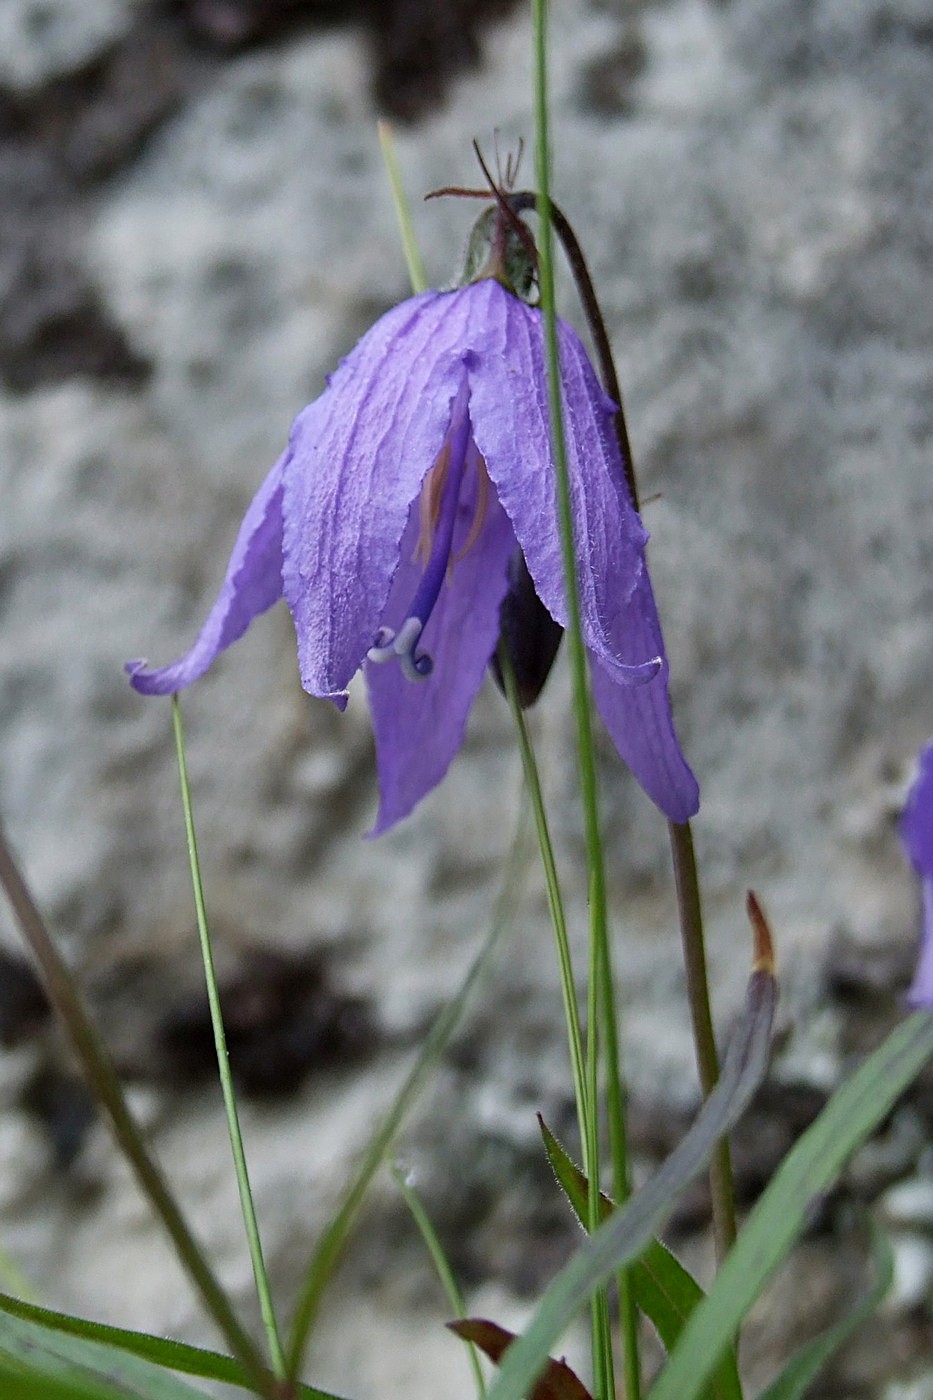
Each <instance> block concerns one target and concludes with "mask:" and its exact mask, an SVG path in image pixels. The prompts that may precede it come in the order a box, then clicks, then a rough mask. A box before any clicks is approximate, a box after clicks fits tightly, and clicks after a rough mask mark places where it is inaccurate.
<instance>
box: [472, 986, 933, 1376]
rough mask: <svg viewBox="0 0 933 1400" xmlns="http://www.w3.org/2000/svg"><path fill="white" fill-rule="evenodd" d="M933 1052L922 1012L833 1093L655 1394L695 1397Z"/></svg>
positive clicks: (747, 1229)
mask: <svg viewBox="0 0 933 1400" xmlns="http://www.w3.org/2000/svg"><path fill="white" fill-rule="evenodd" d="M931 1055H933V1015H931V1014H930V1013H929V1012H921V1011H918V1012H915V1014H914V1015H913V1016H910V1017H908V1019H907V1020H906V1021H904V1022H903V1024H902V1025H900V1026H898V1028H897V1029H896V1030H895V1031H894V1032H893V1033H892V1034H891V1035H890V1036H889V1037H888V1038H887V1040H886V1041H885V1042H884V1044H883V1045H881V1047H880V1048H879V1049H878V1050H876V1051H875V1052H874V1054H873V1055H871V1056H869V1058H868V1059H867V1060H866V1061H865V1063H864V1064H863V1065H862V1066H861V1068H860V1069H859V1070H858V1071H857V1072H856V1073H855V1074H854V1075H853V1076H852V1078H851V1079H850V1080H849V1081H848V1082H847V1083H846V1084H844V1085H843V1086H842V1088H841V1089H838V1090H837V1091H836V1093H835V1094H833V1096H832V1098H831V1099H830V1101H829V1103H828V1104H827V1105H826V1107H825V1108H824V1110H823V1112H822V1113H821V1114H820V1116H819V1118H818V1119H817V1120H816V1122H815V1123H814V1124H813V1125H812V1127H810V1128H809V1129H808V1130H807V1132H806V1133H804V1135H803V1137H802V1138H801V1139H800V1140H799V1142H797V1144H796V1145H795V1146H794V1147H793V1148H792V1149H791V1151H790V1152H789V1153H788V1155H787V1156H786V1157H785V1159H784V1161H783V1162H782V1164H781V1166H780V1167H779V1168H778V1171H777V1173H776V1175H775V1177H774V1179H773V1181H772V1182H771V1184H770V1186H769V1187H768V1188H767V1190H766V1191H765V1193H764V1195H763V1196H762V1197H761V1199H760V1200H759V1202H758V1204H757V1205H756V1207H755V1209H754V1210H753V1211H752V1213H751V1215H750V1216H749V1217H748V1219H747V1220H746V1222H745V1225H744V1226H743V1228H742V1232H741V1234H740V1236H739V1239H738V1241H737V1243H736V1245H735V1247H734V1248H733V1250H732V1252H731V1253H730V1254H729V1256H728V1258H727V1259H726V1261H725V1263H724V1264H723V1266H722V1269H721V1270H720V1273H719V1276H718V1278H717V1279H716V1282H715V1283H714V1284H713V1287H712V1288H711V1289H710V1291H709V1294H708V1295H707V1297H706V1298H705V1299H704V1300H703V1302H702V1303H701V1304H700V1305H699V1307H698V1308H697V1309H696V1311H695V1312H694V1313H693V1315H692V1317H691V1318H690V1321H689V1322H688V1323H687V1326H686V1327H685V1328H684V1332H683V1335H682V1337H681V1339H680V1342H679V1343H678V1346H677V1348H676V1350H675V1352H674V1354H673V1355H672V1356H671V1358H670V1360H669V1362H668V1364H667V1365H666V1366H665V1368H664V1370H663V1371H662V1372H661V1375H660V1376H659V1377H658V1379H657V1381H656V1382H655V1384H654V1385H653V1386H652V1388H651V1391H650V1394H649V1400H696V1397H697V1396H698V1395H699V1394H700V1391H701V1389H702V1387H703V1384H704V1382H705V1380H706V1378H707V1376H708V1375H709V1372H710V1367H711V1364H712V1360H714V1359H715V1357H716V1355H717V1354H718V1352H719V1351H720V1350H721V1349H722V1347H723V1346H724V1345H725V1344H726V1343H727V1342H728V1341H729V1338H730V1337H732V1336H733V1335H734V1334H735V1331H736V1329H737V1327H738V1325H739V1323H740V1322H741V1320H742V1318H743V1317H744V1316H745V1314H746V1313H747V1312H748V1310H749V1308H750V1307H751V1306H752V1304H753V1303H754V1301H755V1299H756V1298H757V1297H758V1295H759V1293H760V1292H761V1290H762V1288H763V1287H764V1285H765V1283H766V1282H767V1281H768V1279H769V1278H770V1277H771V1275H772V1274H773V1273H774V1271H775V1269H776V1268H777V1267H778V1265H779V1264H780V1262H781V1260H782V1259H783V1258H784V1257H785V1255H786V1254H787V1253H788V1251H789V1250H790V1248H791V1246H792V1245H793V1243H794V1241H795V1240H796V1239H797V1237H798V1235H799V1234H800V1233H801V1231H802V1230H803V1228H804V1225H805V1223H806V1217H807V1209H808V1207H809V1204H810V1202H811V1201H812V1200H813V1198H814V1197H815V1196H819V1195H821V1194H822V1193H823V1192H824V1191H826V1190H827V1189H828V1187H829V1186H830V1185H831V1184H832V1183H833V1181H834V1180H835V1178H836V1177H837V1175H838V1174H839V1172H840V1171H841V1169H842V1167H843V1166H844V1165H845V1163H846V1161H847V1160H848V1158H849V1157H850V1156H851V1155H852V1153H853V1152H854V1151H855V1149H856V1148H857V1147H860V1146H861V1144H862V1143H863V1142H864V1141H865V1139H866V1138H867V1137H868V1136H869V1135H870V1134H871V1133H872V1132H873V1130H874V1129H875V1128H876V1127H877V1125H878V1124H879V1123H880V1122H881V1120H882V1119H883V1118H884V1117H885V1115H886V1114H887V1113H889V1112H890V1110H891V1108H892V1106H893V1104H894V1103H895V1102H896V1100H897V1099H898V1098H899V1097H900V1095H901V1094H902V1093H903V1092H904V1090H905V1089H906V1088H907V1086H908V1084H910V1083H911V1081H912V1080H913V1079H915V1078H916V1076H917V1075H918V1074H919V1072H920V1070H921V1069H922V1068H923V1066H924V1065H925V1064H926V1062H927V1060H929V1058H930V1056H931ZM490 1394H491V1395H492V1392H490ZM495 1400H501V1397H500V1396H498V1395H497V1396H496V1397H495Z"/></svg>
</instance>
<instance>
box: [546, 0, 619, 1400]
mask: <svg viewBox="0 0 933 1400" xmlns="http://www.w3.org/2000/svg"><path fill="white" fill-rule="evenodd" d="M532 16H533V26H534V45H535V58H534V84H535V172H536V183H537V187H538V196H539V199H538V217H539V222H540V234H539V243H538V254H539V286H540V291H541V307H542V311H543V316H544V334H545V346H546V355H547V368H548V397H549V400H550V409H551V440H552V447H553V452H554V464H555V469H556V476H557V498H558V513H559V521H560V536H561V552H562V556H563V566H564V580H565V589H566V594H567V614H568V623H569V626H568V629H567V640H568V649H569V653H570V669H571V679H572V686H573V705H574V712H575V715H576V722H577V749H578V756H579V771H580V790H581V799H582V805H583V818H584V829H585V839H586V856H587V867H588V871H589V892H590V968H589V987H590V1007H591V1020H590V1021H589V1024H588V1035H589V1040H590V1050H589V1053H588V1064H589V1086H590V1090H591V1092H594V1099H593V1103H592V1104H591V1110H592V1111H591V1114H590V1123H589V1128H590V1132H591V1133H594V1132H595V1134H596V1142H597V1145H598V1121H596V1120H597V1113H596V1102H597V1099H596V1097H595V1087H596V1084H595V1081H596V1078H597V1068H596V1066H597V1059H598V1044H599V1034H600V1029H601V1032H602V1039H603V1042H604V1043H605V1039H606V1030H607V1027H606V1020H607V1017H612V1018H613V1022H614V1018H615V1015H616V1008H615V1006H614V1005H612V1004H611V1002H610V1001H607V995H606V994H607V992H608V993H609V997H610V998H611V995H612V993H611V986H610V985H609V981H608V977H607V974H608V970H609V968H610V966H611V964H610V955H609V920H608V907H607V899H606V878H605V865H604V860H603V849H602V838H601V834H600V823H599V798H598V787H597V778H596V754H595V746H594V742H593V731H592V723H591V713H592V709H591V703H590V693H589V680H588V674H587V661H586V649H585V647H584V643H583V632H582V625H581V611H580V597H579V590H578V586H577V573H576V541H575V540H574V529H573V515H572V511H571V503H570V480H569V474H568V470H567V455H566V447H565V442H564V431H563V412H562V402H561V381H560V363H559V351H558V342H557V315H556V302H555V290H554V257H553V232H552V227H551V196H550V139H549V112H548V100H547V0H532ZM600 1022H601V1023H602V1025H601V1028H600V1024H599V1023H600ZM617 1072H618V1071H617V1069H616V1070H610V1077H611V1076H612V1074H613V1073H617ZM619 1106H620V1105H619V1103H618V1102H617V1103H616V1105H615V1107H616V1108H617V1109H618V1108H619ZM616 1127H617V1129H618V1127H619V1125H618V1124H617V1125H616ZM616 1141H617V1145H618V1144H621V1145H622V1146H623V1148H624V1142H625V1138H624V1127H623V1128H622V1132H621V1134H618V1133H617V1139H616ZM619 1165H620V1167H621V1168H622V1180H621V1181H620V1182H617V1183H616V1184H615V1189H616V1190H617V1191H618V1190H621V1191H622V1192H623V1193H626V1194H627V1192H628V1166H627V1163H625V1162H620V1163H619ZM593 1167H594V1168H595V1169H596V1170H593V1171H592V1173H591V1174H590V1175H589V1197H588V1213H589V1227H590V1229H591V1230H593V1231H595V1229H596V1228H597V1226H598V1223H599V1180H598V1150H597V1152H596V1154H595V1160H594V1163H593ZM596 1296H597V1300H600V1299H601V1301H599V1312H600V1313H601V1314H605V1320H603V1318H602V1317H600V1318H599V1319H598V1323H597V1337H596V1347H597V1352H598V1357H597V1365H596V1375H597V1385H598V1388H599V1389H600V1393H601V1394H602V1395H603V1396H606V1397H613V1396H614V1395H615V1384H614V1379H613V1373H614V1362H613V1355H612V1345H611V1336H609V1335H608V1326H607V1324H608V1302H607V1295H606V1293H605V1290H604V1289H603V1290H600V1292H599V1293H598V1294H597V1295H596ZM620 1306H622V1307H624V1308H625V1311H626V1319H625V1322H624V1323H623V1338H624V1341H625V1347H626V1359H625V1372H626V1375H627V1377H628V1378H629V1384H630V1387H631V1386H632V1385H633V1384H634V1386H635V1387H636V1397H637V1393H638V1389H640V1386H639V1383H638V1377H639V1376H640V1364H639V1358H638V1353H637V1326H636V1316H635V1309H634V1302H633V1299H632V1296H631V1292H630V1290H628V1289H624V1290H623V1294H622V1296H621V1298H620ZM633 1348H634V1350H633ZM600 1382H601V1385H600Z"/></svg>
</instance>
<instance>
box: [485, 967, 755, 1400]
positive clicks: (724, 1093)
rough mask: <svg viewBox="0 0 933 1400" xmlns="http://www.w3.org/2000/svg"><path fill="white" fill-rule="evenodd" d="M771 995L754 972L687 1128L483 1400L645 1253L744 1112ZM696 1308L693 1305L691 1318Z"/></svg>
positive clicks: (547, 1305)
mask: <svg viewBox="0 0 933 1400" xmlns="http://www.w3.org/2000/svg"><path fill="white" fill-rule="evenodd" d="M775 998H776V984H775V981H774V977H773V976H772V975H771V973H770V972H769V971H766V970H756V971H755V972H753V973H752V976H751V978H750V980H749V988H748V996H747V999H746V1006H745V1011H744V1013H743V1015H742V1017H741V1019H740V1021H739V1023H738V1025H737V1027H736V1030H735V1032H734V1034H733V1036H732V1040H731V1041H730V1043H729V1050H728V1053H727V1055H726V1059H725V1063H724V1065H723V1070H722V1075H721V1077H720V1080H719V1083H718V1084H717V1086H716V1088H715V1089H714V1090H713V1092H712V1094H710V1096H709V1098H708V1099H707V1100H706V1102H705V1103H704V1105H703V1107H702V1109H701V1110H700V1112H699V1114H698V1116H697V1118H696V1121H695V1122H694V1124H693V1126H692V1127H691V1128H690V1130H689V1131H688V1132H687V1134H686V1136H685V1137H684V1138H683V1140H682V1141H681V1142H680V1144H679V1145H678V1146H677V1147H676V1148H675V1149H674V1151H673V1152H672V1153H671V1155H670V1156H669V1157H668V1158H667V1160H666V1161H665V1162H664V1163H663V1164H662V1166H661V1167H660V1168H659V1169H658V1171H657V1172H656V1173H655V1174H654V1176H653V1177H652V1178H651V1180H650V1181H649V1182H648V1183H647V1185H645V1186H644V1187H643V1188H642V1189H641V1190H640V1191H638V1192H637V1193H636V1194H635V1195H634V1196H632V1198H631V1199H630V1200H629V1201H627V1202H626V1203H625V1205H624V1206H623V1207H621V1208H620V1209H619V1210H617V1211H616V1212H615V1213H614V1214H613V1215H612V1216H611V1217H610V1218H609V1219H608V1220H607V1221H605V1223H604V1224H602V1225H601V1226H600V1227H599V1229H598V1230H597V1231H596V1233H595V1234H594V1235H592V1236H590V1238H589V1239H587V1241H586V1242H585V1244H583V1245H582V1246H581V1248H580V1249H579V1250H578V1251H577V1253H576V1254H575V1255H574V1257H573V1258H572V1259H571V1260H570V1262H569V1263H568V1264H566V1265H565V1266H564V1268H563V1269H561V1271H560V1273H559V1274H558V1275H557V1277H556V1278H555V1279H554V1281H553V1283H552V1284H551V1285H550V1287H549V1288H548V1289H547V1291H546V1292H545V1294H544V1297H543V1298H542V1299H541V1302H540V1304H539V1306H538V1310H537V1312H536V1314H535V1316H534V1318H533V1319H532V1322H531V1325H530V1326H529V1328H528V1331H527V1332H526V1333H525V1335H524V1336H523V1337H520V1338H519V1340H518V1341H517V1342H516V1343H515V1345H514V1346H512V1347H510V1348H509V1350H508V1353H507V1354H506V1356H505V1357H504V1358H503V1363H502V1369H501V1371H500V1372H499V1375H498V1377H497V1379H496V1382H495V1384H494V1385H493V1386H492V1387H491V1389H490V1390H489V1392H488V1400H519V1397H520V1396H522V1395H524V1394H525V1393H526V1391H527V1390H528V1388H529V1386H530V1385H531V1383H532V1382H533V1380H534V1378H535V1376H536V1375H537V1374H538V1372H539V1370H540V1368H541V1366H542V1365H543V1364H544V1362H545V1360H546V1358H547V1355H548V1352H549V1350H550V1348H551V1347H552V1346H553V1345H554V1343H555V1342H556V1341H557V1339H558V1338H559V1337H560V1335H561V1333H562V1332H563V1331H564V1330H565V1329H566V1327H567V1326H568V1325H569V1324H570V1322H572V1321H573V1319H574V1317H575V1316H576V1314H577V1313H578V1312H579V1310H580V1308H581V1307H582V1306H583V1304H584V1303H585V1302H586V1300H587V1299H588V1298H589V1297H590V1295H591V1294H592V1292H593V1290H594V1289H595V1288H597V1287H599V1285H600V1284H601V1283H602V1282H603V1281H604V1280H605V1279H607V1278H609V1277H610V1276H611V1275H612V1274H614V1273H615V1272H616V1271H617V1270H618V1269H619V1268H622V1267H624V1266H625V1265H627V1264H629V1263H631V1261H632V1260H633V1259H637V1258H638V1257H639V1256H640V1255H641V1254H643V1253H644V1251H645V1249H647V1247H648V1245H649V1244H650V1243H651V1240H652V1238H653V1237H654V1235H655V1234H656V1233H657V1232H658V1230H659V1229H660V1228H661V1226H662V1225H663V1223H664V1221H665V1220H666V1219H667V1217H668V1216H669V1215H670V1213H671V1210H672V1209H673V1205H674V1202H675V1200H676V1199H677V1196H678V1195H679V1193H680V1192H681V1191H682V1190H683V1189H684V1187H685V1186H687V1185H689V1183H690V1182H691V1181H692V1180H693V1179H694V1178H695V1177H696V1176H697V1175H698V1174H699V1173H700V1172H701V1171H702V1170H703V1168H704V1167H705V1166H706V1164H707V1162H708V1161H709V1159H710V1156H711V1155H712V1152H713V1150H714V1148H715V1146H716V1143H717V1142H718V1141H719V1139H720V1138H721V1137H722V1136H723V1134H724V1133H727V1132H729V1130H730V1129H731V1128H732V1127H733V1125H734V1124H735V1123H736V1122H737V1121H738V1119H739V1118H740V1117H741V1116H742V1114H743V1113H744V1111H745V1109H746V1108H747V1106H748V1104H749V1102H750V1100H751V1098H752V1096H753V1094H754V1093H755V1090H756V1089H757V1088H758V1085H759V1084H760V1083H761V1081H762V1079H763V1078H764V1075H765V1071H766V1070H767V1067H768V1052H769V1047H770V1041H771V1023H772V1020H773V1017H774V1004H775ZM702 1306H703V1305H702V1304H701V1307H702ZM698 1312H699V1308H698V1309H697V1311H696V1312H695V1313H694V1314H693V1317H696V1316H697V1313H698ZM692 1321H693V1318H691V1321H690V1322H689V1323H688V1324H687V1328H689V1327H690V1325H691V1323H692ZM686 1330H687V1329H685V1332H684V1335H686ZM729 1340H730V1339H729V1336H728V1335H727V1336H726V1337H724V1338H723V1339H722V1341H721V1342H720V1343H719V1344H718V1345H717V1346H716V1347H715V1348H714V1349H713V1351H712V1361H711V1366H710V1368H708V1369H707V1371H706V1373H705V1375H704V1377H703V1381H702V1382H701V1385H702V1384H703V1383H704V1382H705V1380H706V1378H707V1376H708V1374H709V1369H711V1368H712V1367H713V1366H715V1365H716V1363H717V1361H718V1358H719V1356H720V1355H721V1354H722V1353H723V1352H724V1351H725V1350H726V1347H727V1346H728V1344H729ZM692 1394H694V1395H695V1394H696V1392H695V1391H694V1392H692Z"/></svg>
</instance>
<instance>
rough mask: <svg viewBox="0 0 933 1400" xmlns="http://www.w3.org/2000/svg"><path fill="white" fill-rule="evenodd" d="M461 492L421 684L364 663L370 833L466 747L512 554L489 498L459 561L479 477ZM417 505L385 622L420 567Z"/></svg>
mask: <svg viewBox="0 0 933 1400" xmlns="http://www.w3.org/2000/svg"><path fill="white" fill-rule="evenodd" d="M468 472H469V477H468V480H467V481H465V483H464V488H463V492H462V495H461V507H460V512H459V519H458V523H457V527H456V530H455V533H454V543H453V550H452V558H454V559H455V560H456V562H455V563H454V565H453V572H452V574H451V577H450V580H449V582H448V583H447V584H446V585H445V586H444V588H443V589H442V590H441V593H440V596H439V598H438V600H437V603H436V604H435V606H434V610H433V612H432V613H431V617H430V619H429V621H428V623H427V626H426V627H425V629H424V632H423V634H422V637H421V642H422V643H423V646H424V649H425V651H426V652H427V653H428V654H429V655H430V656H431V658H432V660H433V662H434V665H433V668H432V670H431V674H430V675H429V676H428V677H427V678H426V679H425V680H422V681H411V680H408V679H407V678H406V677H405V675H404V673H403V671H402V668H401V667H400V666H398V665H393V664H388V665H374V664H373V663H372V662H367V663H366V666H365V673H366V683H367V686H368V688H369V699H370V707H371V709H372V717H373V729H374V731H375V735H376V762H377V766H378V771H379V798H380V801H379V814H378V817H377V819H376V824H375V826H374V827H373V830H372V832H371V833H370V834H371V835H373V836H378V835H380V834H381V833H382V832H384V831H386V830H388V828H389V827H391V826H393V825H394V824H395V822H397V821H400V820H401V818H402V817H405V816H407V815H408V813H409V812H410V811H411V810H412V808H413V807H414V806H415V805H416V804H417V803H418V802H420V800H421V798H422V797H424V796H425V794H426V793H428V792H430V790H431V789H432V788H433V787H434V786H435V785H436V784H437V783H439V782H440V780H441V778H443V776H444V774H445V773H446V772H447V769H448V767H449V766H450V762H451V760H452V759H453V757H454V755H455V753H456V752H457V750H458V749H459V747H460V745H461V743H462V742H463V735H464V731H465V729H466V722H467V716H468V714H469V711H470V706H471V705H472V703H473V700H474V697H475V696H476V692H477V691H478V690H479V688H480V685H481V684H482V680H483V675H484V673H485V671H486V667H487V666H488V664H489V658H490V656H491V655H492V653H493V651H494V650H495V646H496V641H497V639H498V636H499V607H500V605H501V603H502V599H503V598H504V596H505V591H506V587H507V584H508V572H507V571H508V563H509V559H510V558H511V556H512V553H513V551H514V550H515V548H516V544H515V535H514V533H513V531H512V527H511V525H510V523H509V519H508V516H507V515H506V514H505V511H504V510H503V509H502V507H501V505H500V504H499V502H498V501H497V500H496V499H495V496H494V493H490V499H489V501H488V504H487V506H486V515H485V519H484V521H483V525H482V529H481V530H480V533H479V536H478V537H477V539H476V541H475V543H474V544H473V545H472V546H471V547H470V549H469V550H468V552H467V553H466V554H465V555H464V556H463V558H460V559H458V558H457V555H458V554H459V552H460V551H461V549H462V548H463V546H464V542H465V541H466V540H467V539H468V538H469V533H470V529H471V526H472V522H473V519H474V512H475V507H476V480H477V479H476V473H475V470H472V469H470V467H469V465H468ZM418 532H419V521H418V510H417V505H415V506H414V507H413V508H412V512H411V516H410V518H409V522H408V527H407V529H406V531H405V537H404V540H403V542H402V559H401V563H400V565H399V568H398V572H397V574H396V577H395V581H394V583H393V585H392V593H391V597H390V599H389V604H388V607H387V608H386V612H385V619H384V620H385V622H386V623H387V624H388V625H389V626H390V627H392V628H393V629H394V628H396V627H398V625H399V624H400V623H401V621H402V619H403V617H404V615H405V610H406V607H407V605H408V603H409V601H410V599H411V596H412V594H413V592H414V591H415V589H416V588H417V585H418V580H419V577H420V574H421V568H422V566H421V565H420V564H419V563H417V562H414V561H413V555H414V551H415V545H416V542H417V539H418Z"/></svg>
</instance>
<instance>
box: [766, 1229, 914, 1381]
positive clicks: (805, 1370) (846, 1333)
mask: <svg viewBox="0 0 933 1400" xmlns="http://www.w3.org/2000/svg"><path fill="white" fill-rule="evenodd" d="M871 1236H872V1254H873V1256H874V1264H875V1281H874V1283H873V1284H872V1286H871V1289H870V1291H869V1292H868V1293H867V1294H866V1295H865V1297H864V1298H863V1299H862V1301H861V1303H859V1304H858V1306H857V1307H856V1308H854V1309H853V1311H852V1312H850V1313H849V1315H848V1317H844V1318H843V1319H842V1320H841V1321H840V1322H837V1323H836V1324H835V1326H834V1327H830V1328H828V1329H827V1330H826V1331H825V1332H824V1333H823V1334H822V1336H819V1337H815V1338H814V1339H813V1341H812V1342H807V1344H806V1345H805V1346H802V1347H801V1348H800V1350H799V1351H798V1352H796V1354H795V1355H794V1356H792V1357H791V1359H790V1361H789V1362H788V1363H787V1365H786V1366H785V1367H784V1369H783V1371H782V1372H781V1374H780V1375H779V1376H778V1377H777V1379H776V1380H774V1381H772V1382H771V1384H770V1385H769V1386H768V1388H767V1390H764V1391H762V1393H761V1395H760V1396H759V1397H758V1400H802V1397H803V1396H804V1395H805V1394H806V1391H807V1388H808V1387H809V1385H810V1384H811V1382H812V1381H813V1380H815V1379H816V1377H817V1375H818V1374H819V1373H820V1371H822V1369H823V1367H824V1366H825V1365H826V1364H827V1362H828V1361H830V1360H831V1359H832V1357H833V1356H835V1354H836V1352H838V1351H839V1350H841V1348H842V1347H843V1346H844V1345H845V1344H846V1342H847V1341H848V1340H849V1338H850V1337H852V1336H854V1334H855V1333H856V1332H857V1331H858V1329H859V1328H860V1327H861V1326H862V1324H863V1323H865V1322H867V1321H868V1319H869V1318H870V1317H871V1315H872V1313H873V1312H874V1311H875V1309H876V1308H877V1307H878V1305H879V1303H880V1302H881V1300H882V1298H883V1297H884V1295H885V1294H886V1293H887V1291H888V1289H889V1288H890V1287H891V1280H892V1279H893V1277H894V1255H893V1253H892V1251H891V1246H890V1244H889V1243H888V1241H887V1240H886V1239H885V1237H884V1235H883V1234H882V1233H881V1231H880V1230H878V1229H877V1228H876V1227H874V1226H872V1227H871Z"/></svg>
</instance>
